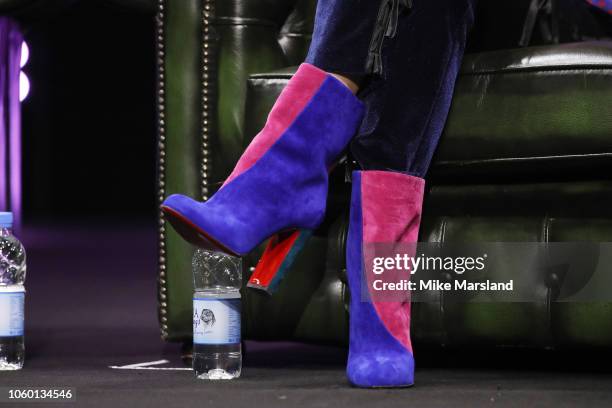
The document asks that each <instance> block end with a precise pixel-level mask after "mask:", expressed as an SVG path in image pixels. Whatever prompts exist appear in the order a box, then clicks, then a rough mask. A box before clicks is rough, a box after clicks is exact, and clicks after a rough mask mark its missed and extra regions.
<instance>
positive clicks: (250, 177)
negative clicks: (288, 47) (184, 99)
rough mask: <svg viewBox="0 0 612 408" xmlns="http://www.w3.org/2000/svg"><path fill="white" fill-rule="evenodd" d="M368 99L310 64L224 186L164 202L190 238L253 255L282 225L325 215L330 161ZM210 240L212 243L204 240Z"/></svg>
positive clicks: (312, 222)
mask: <svg viewBox="0 0 612 408" xmlns="http://www.w3.org/2000/svg"><path fill="white" fill-rule="evenodd" d="M363 110H364V108H363V105H362V103H361V102H360V101H359V100H358V99H357V98H356V97H355V96H354V95H353V94H352V93H351V92H350V90H349V89H348V88H347V87H346V86H344V85H343V84H342V83H341V82H339V81H338V80H337V79H336V78H334V77H333V76H331V75H328V74H327V73H325V72H324V71H321V70H320V69H318V68H316V67H314V66H312V65H309V64H302V66H300V69H299V70H298V72H297V73H296V74H295V75H294V77H293V78H292V79H291V81H290V82H289V84H288V86H287V87H286V88H285V90H284V91H283V93H282V94H281V96H280V97H279V99H278V100H277V103H276V104H275V106H274V108H273V109H272V111H271V112H270V115H269V117H268V121H267V122H266V126H265V127H264V129H263V130H262V131H261V132H260V133H259V134H258V135H257V137H256V138H255V139H254V140H253V142H252V143H251V145H250V146H249V148H247V150H246V151H245V153H244V154H243V156H242V157H241V159H240V160H239V162H238V164H237V165H236V168H235V170H234V171H233V172H232V174H231V175H230V177H229V178H228V180H227V181H226V183H225V184H224V185H223V187H222V188H221V189H220V190H219V191H218V192H217V193H216V194H215V195H214V196H213V197H212V198H211V199H210V200H208V201H206V202H204V203H202V202H198V201H195V200H193V199H191V198H189V197H186V196H184V195H180V194H175V195H172V196H170V197H168V198H167V199H166V201H164V203H163V204H162V209H163V210H164V212H165V213H166V216H167V217H168V220H169V221H170V222H171V223H172V224H173V225H174V226H175V227H176V228H177V231H179V233H181V235H183V237H185V238H186V239H188V240H190V241H192V242H194V240H193V239H190V238H192V237H193V233H194V232H195V234H196V235H197V236H198V237H199V238H201V240H199V241H197V242H194V243H197V244H201V243H202V242H209V243H210V247H212V248H215V249H221V250H225V251H228V252H231V253H234V254H237V255H245V254H247V253H248V252H250V251H251V250H252V249H253V248H254V247H255V246H257V245H258V244H260V243H261V242H262V241H264V240H265V239H266V238H268V237H270V236H271V235H273V234H274V233H276V232H278V231H281V230H285V229H289V228H300V229H315V228H316V227H317V226H318V225H319V224H320V223H321V221H322V220H323V217H324V214H325V205H326V200H327V189H328V168H329V166H331V164H332V163H334V162H335V161H336V160H337V158H338V156H339V155H340V154H341V153H342V152H343V151H344V149H345V148H346V147H347V145H348V143H349V141H350V140H351V138H352V137H353V135H354V134H355V132H356V130H357V128H358V126H359V124H360V122H361V119H362V116H363ZM203 246H208V245H203Z"/></svg>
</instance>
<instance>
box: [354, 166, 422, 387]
mask: <svg viewBox="0 0 612 408" xmlns="http://www.w3.org/2000/svg"><path fill="white" fill-rule="evenodd" d="M364 187H365V188H364ZM401 189H406V191H407V193H404V192H401V193H400V190H401ZM422 191H423V183H422V181H419V180H415V178H413V177H410V176H407V175H403V174H395V173H387V172H373V173H370V172H362V171H356V172H353V190H352V194H351V213H350V223H349V232H348V238H347V250H346V265H347V277H348V283H349V290H350V293H351V300H350V311H349V312H350V335H349V358H348V364H347V377H348V379H349V381H350V382H351V383H352V384H353V385H355V386H358V387H404V386H410V385H412V384H413V383H414V358H413V354H412V349H411V346H410V337H409V336H410V335H409V324H410V316H409V313H410V308H409V304H408V307H406V304H399V305H397V304H396V305H392V306H389V307H388V308H386V307H383V308H382V309H381V308H379V309H377V307H376V305H375V304H374V303H373V302H371V301H369V300H368V299H366V300H365V301H364V300H363V299H362V298H361V296H360V294H361V293H362V290H363V288H362V287H361V285H362V284H363V283H364V282H366V281H367V280H366V279H364V274H365V267H364V256H363V246H364V234H367V238H368V239H374V240H377V241H378V240H383V241H381V242H387V240H389V239H392V240H393V239H401V240H408V239H415V240H416V234H418V221H417V220H418V219H419V218H420V206H419V207H418V211H415V210H417V208H414V207H415V204H416V203H417V202H418V201H419V198H418V197H417V195H418V194H419V193H420V197H421V198H422ZM365 193H368V194H376V195H375V196H366V195H365ZM412 193H414V197H406V195H412ZM396 194H400V199H399V200H394V199H392V200H391V203H390V204H387V203H385V200H388V199H389V198H390V197H393V196H394V195H396ZM405 194H406V195H405ZM404 198H406V202H405V203H403V202H402V201H403V199H404ZM411 203H413V204H411ZM402 204H406V205H405V206H403V205H402ZM385 211H392V212H393V213H390V214H384V213H383V212H385ZM413 211H415V212H418V214H412V212H413ZM387 228H389V230H387ZM415 228H416V231H415ZM366 293H367V290H366ZM398 314H399V315H403V314H408V316H398ZM395 320H399V323H398V322H395ZM390 328H391V329H393V330H394V331H396V333H395V334H394V333H392V331H391V330H390ZM400 330H405V331H406V332H407V333H399V331H400Z"/></svg>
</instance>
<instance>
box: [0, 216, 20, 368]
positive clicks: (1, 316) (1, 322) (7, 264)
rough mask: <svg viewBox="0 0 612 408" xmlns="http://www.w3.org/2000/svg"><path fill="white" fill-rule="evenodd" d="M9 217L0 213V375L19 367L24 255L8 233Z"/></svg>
mask: <svg viewBox="0 0 612 408" xmlns="http://www.w3.org/2000/svg"><path fill="white" fill-rule="evenodd" d="M12 229H13V214H12V213H8V212H0V371H2V370H19V369H21V368H22V367H23V359H24V352H25V347H24V341H23V308H24V300H25V288H24V287H23V283H24V281H25V275H26V254H25V249H24V248H23V245H21V242H19V240H18V239H17V238H15V236H14V235H13V233H12Z"/></svg>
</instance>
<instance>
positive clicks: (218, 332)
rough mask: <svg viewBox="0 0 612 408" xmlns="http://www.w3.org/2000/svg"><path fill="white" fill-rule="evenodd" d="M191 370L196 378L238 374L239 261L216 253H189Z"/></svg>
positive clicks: (225, 376)
mask: <svg viewBox="0 0 612 408" xmlns="http://www.w3.org/2000/svg"><path fill="white" fill-rule="evenodd" d="M192 266H193V282H194V288H195V292H194V295H193V370H194V371H195V375H196V377H197V378H200V379H207V380H230V379H233V378H238V377H240V370H241V368H242V350H241V344H240V341H241V337H240V286H241V283H242V261H241V259H240V258H237V257H234V256H230V255H227V254H224V253H220V252H212V251H206V250H203V249H198V250H196V252H195V254H194V256H193V262H192Z"/></svg>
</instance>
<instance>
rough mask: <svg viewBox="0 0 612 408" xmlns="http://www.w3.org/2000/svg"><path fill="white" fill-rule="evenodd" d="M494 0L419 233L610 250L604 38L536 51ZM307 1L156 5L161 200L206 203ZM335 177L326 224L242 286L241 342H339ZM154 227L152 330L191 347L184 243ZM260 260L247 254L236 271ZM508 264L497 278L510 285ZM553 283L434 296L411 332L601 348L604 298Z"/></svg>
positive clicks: (342, 299) (282, 68)
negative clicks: (569, 297) (283, 275)
mask: <svg viewBox="0 0 612 408" xmlns="http://www.w3.org/2000/svg"><path fill="white" fill-rule="evenodd" d="M500 3H501V2H490V1H489V2H487V1H486V0H482V2H481V8H482V10H480V13H481V14H480V15H479V16H478V18H479V22H478V23H477V27H476V28H475V31H474V37H473V38H472V40H471V41H472V47H471V51H470V54H469V55H468V56H467V57H466V59H465V63H464V65H463V69H462V72H461V75H460V78H459V82H458V84H457V88H456V96H455V99H454V103H453V107H452V111H451V114H450V118H449V121H448V124H447V127H446V130H445V134H444V136H443V139H442V142H441V145H440V148H439V151H438V153H437V156H436V158H435V162H434V164H433V168H432V171H431V173H430V175H429V177H428V186H427V197H426V203H425V208H424V220H423V227H422V229H421V236H420V240H421V241H432V242H477V241H486V242H496V241H509V242H556V241H559V242H572V241H596V242H597V241H612V205H611V204H612V180H610V176H609V174H610V173H609V171H610V169H611V167H612V166H611V164H612V107H611V105H610V103H609V102H610V99H611V97H612V42H611V41H608V40H605V39H604V40H600V41H596V40H594V41H588V42H574V41H575V40H580V39H581V38H577V37H576V32H575V30H565V31H564V30H561V31H562V32H561V34H560V35H559V36H560V39H561V42H566V43H563V44H558V45H545V43H546V42H547V39H546V36H543V37H542V38H539V39H538V38H536V37H534V41H535V42H539V43H540V45H538V46H530V47H524V48H516V46H517V44H518V42H519V40H520V37H521V27H522V21H523V20H522V18H523V17H524V13H525V10H526V4H524V3H525V2H504V3H512V4H506V5H501V4H500ZM314 6H315V1H311V0H306V1H297V0H257V1H256V0H223V1H216V0H202V1H200V0H159V2H158V10H157V20H158V28H157V30H158V31H157V33H156V37H157V41H158V49H157V53H158V69H159V71H158V80H159V87H158V95H157V96H158V106H159V175H158V177H159V197H158V199H159V200H160V201H161V200H163V198H164V197H165V196H167V195H168V194H171V193H176V192H180V193H187V194H190V195H192V196H194V197H201V198H204V199H205V198H207V197H209V196H210V195H211V194H212V193H213V192H214V191H215V189H216V188H218V186H219V185H220V183H222V182H223V180H224V178H225V177H227V175H228V174H229V172H230V170H231V169H232V167H233V165H234V163H235V161H236V160H237V159H238V157H239V155H240V153H241V152H242V150H243V149H244V147H245V146H246V145H247V144H248V143H249V140H250V138H252V137H253V136H254V135H255V134H256V132H257V131H258V130H259V128H260V127H261V126H262V124H263V122H264V120H265V116H266V114H267V112H268V109H269V108H270V106H271V105H272V103H273V101H274V100H275V97H276V96H277V95H278V93H279V92H280V91H281V89H282V87H283V86H284V85H285V84H286V82H287V81H288V79H289V78H290V76H291V73H292V72H293V70H294V69H295V65H297V64H298V63H299V62H300V61H301V59H302V58H303V57H304V55H305V52H306V50H307V46H308V42H309V39H310V37H309V35H310V34H309V33H310V32H311V29H312V23H313V21H312V17H313V11H314ZM487 7H489V8H491V7H493V9H494V10H493V11H492V12H491V11H489V12H487V11H486V8H487ZM496 7H497V8H496ZM502 7H506V10H504V9H502ZM500 15H504V16H513V17H517V20H516V21H515V22H514V23H513V24H511V23H509V22H508V21H507V20H506V19H503V18H502V19H500V18H499V16H500ZM487 16H488V17H487ZM496 16H497V17H496ZM495 18H497V20H496V21H495V20H494V21H492V20H491V19H495ZM567 24H570V23H567ZM513 27H514V28H513ZM567 32H570V34H567ZM564 33H565V34H564ZM572 36H574V37H572ZM554 37H555V36H553V38H552V39H553V40H554V39H555V38H554ZM568 41H572V42H568ZM496 48H500V49H499V50H496ZM483 50H484V51H483ZM292 67H293V68H292ZM344 180H345V177H344V169H343V168H338V169H337V170H336V171H335V172H334V173H333V174H332V183H331V186H332V187H331V191H330V198H329V200H330V201H329V211H328V214H327V219H326V221H325V223H324V225H323V226H322V227H321V228H320V230H319V231H317V233H316V235H315V236H314V237H313V238H312V239H311V241H310V243H309V244H308V246H307V248H306V250H305V251H304V253H303V254H302V255H301V256H300V257H299V259H298V260H297V262H296V265H295V267H294V270H293V271H292V273H291V274H290V276H289V277H288V278H287V279H286V281H285V282H284V284H283V286H282V288H281V289H280V292H279V293H278V294H276V295H275V296H274V297H271V298H270V297H267V296H265V295H262V294H260V293H256V292H253V291H251V290H248V291H244V294H243V296H244V328H245V335H246V337H247V338H251V339H298V340H304V341H315V342H329V343H339V344H344V343H346V341H347V313H348V312H347V308H346V304H347V302H346V301H347V296H348V293H347V291H346V287H345V285H344V281H345V276H344V273H345V271H344V241H345V237H346V229H347V209H348V207H347V203H348V192H349V191H350V185H348V184H347V183H346V182H345V181H344ZM159 228H160V229H159V316H160V325H161V333H162V336H163V338H164V339H166V340H168V341H189V340H190V335H191V292H192V284H191V276H190V274H191V271H190V263H191V256H192V252H193V248H192V247H190V246H189V245H187V244H185V243H184V242H183V241H182V240H181V239H180V238H179V237H178V235H176V234H175V233H174V231H172V229H171V228H170V227H169V226H168V225H167V224H166V223H165V222H164V221H163V219H161V214H160V227H159ZM257 259H258V254H257V253H255V254H252V255H251V256H249V257H247V258H246V259H245V275H246V276H248V274H249V273H250V271H252V268H253V266H254V265H255V263H256V261H257ZM517 265H519V267H520V260H518V261H517V262H516V263H512V265H511V264H509V265H507V267H500V269H499V270H496V272H495V273H496V274H497V276H504V277H506V278H508V279H509V278H510V277H512V274H513V268H515V267H517ZM611 269H612V266H611ZM610 272H611V273H612V270H611V271H610ZM573 273H581V271H574V272H573ZM551 282H552V280H551V279H547V277H545V276H544V277H542V278H541V279H536V280H535V281H534V293H536V294H537V296H536V297H535V298H534V299H533V301H530V302H523V303H502V302H488V303H473V302H466V303H450V302H449V300H448V299H447V298H446V297H445V296H444V295H443V294H442V293H439V292H432V293H429V294H428V299H429V301H428V302H423V303H416V304H415V305H414V308H413V321H412V323H413V333H414V339H415V340H416V341H417V342H418V343H421V344H426V345H431V346H452V347H455V346H456V347H463V346H468V345H469V346H491V347H494V346H526V347H534V348H549V347H569V348H592V347H609V346H611V345H612V303H606V302H601V301H600V302H591V303H575V302H574V303H569V302H558V301H557V299H556V298H555V292H554V290H553V288H552V285H553V283H551ZM610 291H612V287H610Z"/></svg>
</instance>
